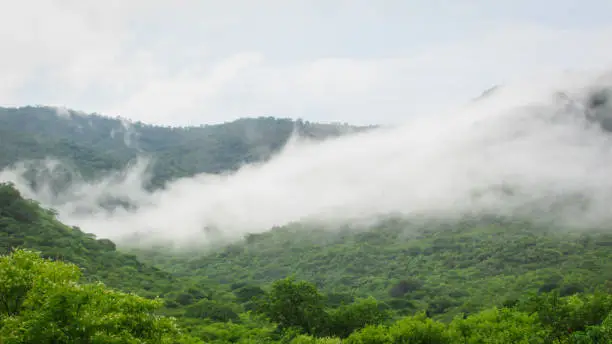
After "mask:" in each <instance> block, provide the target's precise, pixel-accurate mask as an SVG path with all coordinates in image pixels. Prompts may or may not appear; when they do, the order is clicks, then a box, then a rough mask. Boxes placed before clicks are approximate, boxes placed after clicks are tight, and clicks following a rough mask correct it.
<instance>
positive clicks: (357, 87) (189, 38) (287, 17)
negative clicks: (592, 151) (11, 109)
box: [0, 0, 612, 125]
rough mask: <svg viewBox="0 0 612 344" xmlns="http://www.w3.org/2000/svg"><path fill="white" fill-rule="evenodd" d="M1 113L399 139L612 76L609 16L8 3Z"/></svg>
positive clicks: (471, 4)
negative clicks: (510, 91) (505, 89)
mask: <svg viewBox="0 0 612 344" xmlns="http://www.w3.org/2000/svg"><path fill="white" fill-rule="evenodd" d="M0 4H1V5H2V7H1V8H2V9H1V10H0V44H1V45H2V53H1V54H0V62H1V63H0V104H2V105H5V106H17V105H27V104H43V105H56V106H66V107H68V108H73V109H77V110H82V111H85V112H98V113H103V114H106V115H110V116H116V115H120V116H122V117H126V118H130V119H134V120H141V121H145V122H150V123H157V124H169V125H188V124H201V123H216V122H223V121H228V120H233V119H235V118H238V117H244V116H260V115H271V116H280V117H294V118H296V117H301V118H304V119H308V120H313V121H342V122H350V123H356V124H364V123H385V124H387V123H398V122H401V121H402V119H403V118H406V117H407V116H411V115H414V114H415V113H424V112H428V111H432V110H435V109H436V108H446V107H448V106H453V105H455V104H461V103H464V102H466V101H468V100H469V99H471V98H474V97H476V96H478V95H479V94H480V93H481V92H482V91H483V90H484V89H486V88H488V87H491V86H492V85H494V84H499V83H504V82H507V81H509V80H512V79H513V78H516V77H525V76H529V75H530V74H533V73H536V72H540V71H548V70H551V71H563V70H566V69H576V68H605V67H607V64H610V65H612V45H611V44H610V42H612V21H610V18H611V17H612V1H609V0H580V1H579V0H532V1H528V0H414V1H408V0H397V1H395V0H369V1H365V0H350V1H349V0H308V1H307V0H259V1H253V0H224V1H217V0H164V1H162V0H146V1H145V0H105V1H99V0H96V1H92V0H63V1H62V0H20V1H8V0H0Z"/></svg>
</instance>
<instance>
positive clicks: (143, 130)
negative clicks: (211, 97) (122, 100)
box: [0, 107, 369, 187]
mask: <svg viewBox="0 0 612 344" xmlns="http://www.w3.org/2000/svg"><path fill="white" fill-rule="evenodd" d="M368 128H369V127H354V126H349V125H345V124H317V123H309V122H303V121H293V120H290V119H281V118H273V117H260V118H245V119H239V120H236V121H233V122H228V123H223V124H217V125H204V126H198V127H181V128H177V127H161V126H154V125H148V124H144V123H141V122H136V123H128V122H126V121H124V120H122V119H119V118H110V117H104V116H100V115H97V114H88V115H85V114H81V113H77V112H74V111H67V112H66V113H64V114H62V115H61V116H60V115H58V114H57V110H56V109H54V108H50V107H21V108H0V147H2V154H1V155H0V168H5V167H7V166H10V165H12V164H14V163H16V162H19V161H24V160H39V159H45V158H56V159H60V160H62V161H64V162H65V163H67V164H68V165H69V166H73V167H75V168H76V170H77V171H79V172H80V173H81V174H82V175H83V176H85V177H86V178H89V177H92V176H95V175H99V174H102V173H104V172H107V171H109V170H116V169H120V168H122V167H125V166H126V164H128V162H130V161H133V160H134V159H135V158H136V157H137V156H145V157H150V158H153V159H154V161H155V164H154V166H153V171H152V174H153V176H152V187H159V186H161V185H163V184H164V183H165V182H167V181H169V180H172V179H176V178H179V177H183V176H191V175H194V174H197V173H203V172H206V173H220V172H224V171H231V170H235V169H237V168H238V167H240V166H242V165H243V164H245V163H249V162H256V161H262V160H266V159H268V158H269V157H270V156H271V155H272V154H274V153H275V152H278V150H279V149H280V148H282V147H283V146H284V144H285V143H286V142H287V140H288V139H289V137H290V136H291V134H292V133H293V132H294V131H295V132H297V133H298V134H299V135H301V136H304V137H309V138H311V139H316V140H320V139H325V138H329V137H334V136H339V135H345V134H349V133H352V132H355V131H361V130H367V129H368Z"/></svg>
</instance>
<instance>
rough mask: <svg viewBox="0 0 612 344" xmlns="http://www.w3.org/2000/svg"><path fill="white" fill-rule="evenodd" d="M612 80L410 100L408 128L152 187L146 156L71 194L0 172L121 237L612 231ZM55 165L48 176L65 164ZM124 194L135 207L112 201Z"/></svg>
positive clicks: (306, 146)
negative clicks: (523, 221) (484, 219)
mask: <svg viewBox="0 0 612 344" xmlns="http://www.w3.org/2000/svg"><path fill="white" fill-rule="evenodd" d="M610 86H612V79H611V78H610V77H609V74H606V73H599V74H595V73H563V74H559V75H546V76H534V77H533V78H531V79H527V80H523V81H518V82H515V83H513V84H506V85H504V86H503V87H499V88H496V89H495V91H494V92H491V93H490V94H487V95H485V96H483V97H481V98H479V99H478V100H477V101H474V102H470V103H468V104H466V105H465V106H464V107H462V108H458V109H453V110H451V111H446V112H443V113H428V114H415V113H410V109H406V118H405V120H404V123H403V124H402V125H400V126H397V127H393V128H379V129H376V130H371V131H367V132H362V133H357V134H351V135H348V136H343V137H340V138H334V139H329V140H325V141H322V142H313V141H308V140H304V139H301V138H299V137H293V138H292V139H291V140H290V141H289V142H288V143H287V145H286V146H285V147H284V149H283V150H282V151H281V152H280V153H278V154H277V155H275V156H274V157H273V158H272V159H270V160H269V161H268V162H266V163H260V164H252V165H245V166H244V167H242V168H241V169H240V170H238V171H236V172H233V173H228V174H224V175H206V174H202V175H197V176H195V177H191V178H183V179H179V180H176V181H174V182H171V183H170V184H168V185H167V186H166V188H164V189H163V190H158V191H154V192H148V191H147V190H146V189H145V187H144V186H145V184H146V181H147V180H148V178H149V177H150V176H149V174H148V168H147V167H148V166H149V164H152V163H155V161H154V160H146V159H141V160H139V161H136V162H135V163H134V164H133V165H132V166H130V168H128V169H127V170H125V171H121V172H117V173H114V174H111V175H108V176H105V177H103V178H100V179H98V180H96V181H89V182H86V181H84V180H82V179H73V180H71V185H70V188H69V189H68V190H67V191H65V192H63V193H61V194H59V195H55V194H54V192H52V190H51V189H50V188H49V187H41V188H38V189H36V191H35V190H34V189H32V188H30V187H29V186H28V185H27V183H26V182H25V178H24V173H25V171H26V170H27V164H20V165H17V166H15V167H14V168H12V169H7V170H4V171H2V172H0V180H10V181H12V182H14V183H15V184H16V185H17V187H18V188H19V189H20V191H21V192H22V193H23V194H24V196H25V197H29V198H34V199H36V200H38V201H40V202H41V203H42V204H43V205H45V206H49V207H52V208H54V209H56V210H57V211H58V212H59V218H60V219H61V220H62V221H64V222H66V223H68V224H70V225H76V226H79V227H81V228H82V229H83V230H84V231H86V232H91V233H94V234H96V235H97V236H99V237H106V238H110V239H113V240H116V241H118V242H119V243H121V242H122V241H125V240H127V238H129V237H133V235H134V234H137V233H140V235H141V236H145V237H146V238H147V239H155V240H162V241H166V242H174V243H177V244H181V243H188V242H194V240H199V242H201V243H206V242H207V240H212V239H211V238H212V237H213V236H215V237H219V236H220V237H222V238H224V239H227V240H238V239H240V238H242V237H243V236H244V235H245V234H246V233H259V232H264V231H267V230H270V228H272V227H273V226H281V225H285V224H288V223H291V222H298V221H303V222H310V223H313V224H315V225H320V226H326V227H329V228H334V226H339V225H342V224H360V223H361V224H363V223H369V222H371V221H375V220H376V219H377V218H378V217H380V216H385V215H388V214H394V215H398V216H404V217H416V216H418V217H426V218H447V219H453V218H460V217H462V216H465V215H478V214H496V215H501V216H521V217H529V218H532V219H534V220H537V221H546V222H550V223H553V224H554V225H558V226H560V227H566V228H593V227H605V226H606V224H608V223H609V222H610V221H611V220H612V212H611V211H609V210H610V207H609V204H612V203H611V201H612V133H611V132H610V131H609V130H610V128H609V127H607V126H606V123H608V122H607V121H609V120H610V119H611V118H612V105H610V104H608V101H607V98H605V95H603V93H597V92H599V91H600V90H602V89H605V88H606V87H610ZM598 97H599V98H598ZM594 99H595V100H594ZM375 116H376V114H372V117H373V118H375ZM126 144H127V143H126ZM43 164H44V165H45V169H44V170H45V171H47V172H46V173H47V175H43V174H42V173H41V174H40V176H39V178H38V179H39V180H38V181H37V182H38V184H39V185H43V186H44V185H45V183H47V181H48V179H49V178H52V177H53V175H54V174H58V173H63V172H62V171H64V172H65V170H62V169H63V168H64V169H65V167H62V166H61V165H59V164H57V163H55V162H53V161H51V160H49V161H46V162H44V163H43ZM113 197H114V198H119V199H125V200H129V202H130V203H132V204H133V205H135V207H133V208H128V209H123V208H119V209H117V208H115V209H108V208H105V207H101V206H100V202H101V200H104V199H107V198H113Z"/></svg>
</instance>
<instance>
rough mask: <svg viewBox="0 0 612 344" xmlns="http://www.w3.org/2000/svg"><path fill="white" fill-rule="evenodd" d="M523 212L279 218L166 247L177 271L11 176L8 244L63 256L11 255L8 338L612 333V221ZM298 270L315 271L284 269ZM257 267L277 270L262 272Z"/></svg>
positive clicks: (516, 339)
mask: <svg viewBox="0 0 612 344" xmlns="http://www.w3.org/2000/svg"><path fill="white" fill-rule="evenodd" d="M526 226H527V224H525V223H504V222H499V221H498V223H497V224H492V223H489V224H488V226H484V224H483V223H478V222H466V223H463V224H462V225H457V224H455V225H454V226H452V227H450V228H442V226H440V225H438V226H437V227H434V226H428V228H429V230H426V231H423V230H421V231H419V230H416V228H415V227H412V226H410V224H408V223H406V222H402V221H396V220H388V221H386V222H385V223H383V224H381V225H380V226H379V227H377V228H373V229H372V230H371V231H366V232H356V231H355V230H354V229H352V230H350V229H348V228H347V229H346V231H344V232H342V231H341V232H337V233H332V234H330V233H328V232H323V231H316V230H314V232H311V233H310V235H307V234H306V233H307V232H306V231H304V229H305V228H298V227H286V228H277V229H275V230H274V231H272V232H270V233H266V234H262V235H251V236H249V237H248V238H247V239H246V243H243V244H236V245H233V246H232V247H229V248H227V249H225V250H223V251H222V252H218V253H216V254H213V255H205V256H203V257H199V258H196V259H188V258H187V257H185V255H184V254H185V253H188V254H191V255H193V254H194V253H193V252H184V254H183V255H176V256H174V258H173V259H172V261H171V262H170V260H165V259H161V261H162V263H160V262H159V260H158V264H160V265H165V267H166V268H168V269H171V271H173V273H174V274H175V277H169V275H168V274H167V273H164V272H161V271H159V270H156V269H152V268H149V267H147V265H146V264H140V263H138V261H137V260H136V259H134V257H133V256H130V255H126V254H124V253H120V252H119V251H116V250H115V246H114V244H113V243H112V242H110V241H108V240H96V239H95V238H93V237H92V236H91V235H88V234H85V233H83V232H81V231H79V230H78V229H76V228H70V227H68V226H65V225H63V224H61V223H59V222H58V221H57V220H55V218H54V214H53V212H52V211H50V210H45V209H42V208H40V206H38V205H37V204H36V203H35V202H33V201H30V200H26V199H23V198H22V197H20V195H19V193H18V191H17V190H15V189H14V188H13V187H12V186H11V185H9V184H3V185H0V229H1V230H2V232H1V233H2V241H0V242H2V243H3V248H2V249H3V250H4V251H8V250H9V249H12V248H14V247H15V246H20V247H30V248H36V249H37V250H39V251H42V254H43V257H44V256H46V257H50V258H53V260H54V261H55V262H53V261H48V260H41V259H40V258H38V257H37V255H36V254H33V253H30V252H28V251H23V250H20V249H18V250H16V251H14V252H13V253H12V254H11V255H2V254H0V282H1V283H0V338H2V340H4V341H6V343H23V342H36V343H74V342H101V343H102V342H104V343H108V342H116V343H124V342H136V341H135V340H137V339H136V338H138V340H140V341H139V342H142V343H192V344H195V343H202V342H206V343H252V342H261V343H291V344H300V343H317V344H319V343H321V344H323V343H341V342H346V343H350V344H357V343H389V344H391V343H398V342H402V343H403V342H407V343H440V344H445V343H448V344H451V343H474V344H476V343H601V342H608V341H609V340H611V339H612V327H611V325H612V314H611V313H610V312H611V311H612V295H610V294H609V293H608V291H606V290H605V288H602V286H605V283H603V282H605V281H607V280H608V279H609V278H610V274H609V271H611V270H610V269H609V263H608V262H609V259H605V258H606V257H609V256H610V252H609V247H610V245H609V236H607V235H603V236H602V235H598V234H595V233H593V236H590V235H580V236H577V237H567V236H566V235H562V233H558V232H557V233H555V232H552V231H550V230H549V231H546V230H542V229H537V228H528V227H526ZM406 229H411V230H410V231H409V232H406ZM508 243H510V244H508ZM317 247H321V249H317ZM152 254H153V256H154V258H155V257H157V258H160V257H163V256H164V252H163V251H158V252H156V253H152ZM166 254H168V252H166ZM166 257H170V258H171V256H169V255H166ZM149 259H151V257H150V258H149ZM58 260H60V261H62V260H65V261H68V262H75V263H77V265H79V266H80V267H81V269H82V271H83V272H84V274H85V276H87V277H88V278H86V279H85V284H83V282H80V284H77V282H78V279H79V275H80V272H79V270H78V269H76V268H75V267H73V266H71V265H70V264H64V263H62V262H60V261H58ZM94 271H95V273H94ZM206 274H210V277H211V278H212V279H216V280H218V281H219V282H220V283H216V282H214V281H212V280H210V279H208V278H207V277H205V275H206ZM245 274H246V275H248V276H247V277H245ZM293 274H296V275H300V277H299V278H306V279H308V280H311V281H313V282H314V283H309V282H307V281H299V280H295V279H292V278H283V279H280V278H282V277H283V276H285V275H293ZM400 278H401V279H400ZM98 279H100V280H102V281H104V282H106V283H107V284H108V285H114V286H115V287H116V288H121V289H123V290H140V291H141V293H145V294H146V293H147V292H146V290H155V289H158V288H159V286H162V287H163V288H162V289H167V292H166V293H165V294H164V295H163V296H164V299H163V300H147V299H143V298H139V297H137V296H135V295H132V294H125V293H121V292H119V291H116V290H112V289H107V288H106V287H105V286H103V285H98V284H87V282H88V281H92V280H98ZM256 280H262V281H264V280H265V281H267V282H268V283H266V285H262V287H259V286H257V285H255V284H253V282H254V281H256ZM515 280H516V281H515ZM513 281H514V282H513ZM149 283H150V285H149ZM325 291H327V293H325ZM381 291H384V292H387V293H388V294H389V296H390V297H388V296H387V297H386V296H384V295H382V294H381ZM532 291H533V293H531V292H532ZM550 291H552V292H550ZM602 291H603V292H602ZM371 295H380V296H381V297H382V298H383V299H385V301H386V302H380V301H377V300H376V299H374V298H372V297H371ZM356 296H368V297H367V298H359V297H356ZM508 296H512V297H511V298H508ZM458 305H461V306H462V307H461V309H460V311H461V312H460V313H457V312H456V311H455V309H454V308H455V307H456V306H458ZM495 305H497V306H496V307H495ZM423 306H425V308H423ZM422 310H424V312H421V311H422ZM160 313H161V314H163V315H172V316H174V317H176V319H177V320H176V322H175V321H174V319H172V318H167V317H164V316H162V317H160V316H159V314H160ZM432 317H433V318H434V319H436V318H437V319H440V320H442V321H440V320H434V319H432ZM177 326H180V328H179V327H177ZM28 340H29V341H28Z"/></svg>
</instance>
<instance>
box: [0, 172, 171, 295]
mask: <svg viewBox="0 0 612 344" xmlns="http://www.w3.org/2000/svg"><path fill="white" fill-rule="evenodd" d="M15 248H29V249H35V250H37V251H40V252H41V254H42V256H43V257H46V258H51V259H55V260H63V261H68V262H71V263H74V264H76V265H78V266H79V267H80V268H81V269H82V270H83V272H84V277H85V280H86V281H103V282H104V283H106V284H108V285H109V286H112V287H114V288H118V289H121V290H125V291H135V292H139V293H141V294H142V295H153V296H155V295H161V294H163V293H164V292H166V291H168V290H169V289H170V288H171V286H172V283H174V282H176V281H175V279H174V278H173V277H172V276H171V275H170V274H168V273H166V272H163V271H161V270H159V269H156V268H153V267H151V266H149V265H146V264H143V263H141V262H140V261H138V260H137V259H136V257H135V256H133V255H129V254H126V253H122V252H120V251H117V248H116V245H115V243H113V242H112V241H110V240H108V239H103V238H101V239H97V238H96V237H95V236H94V235H93V234H89V233H84V232H83V231H81V230H80V229H79V228H77V227H70V226H67V225H65V224H63V223H61V222H59V221H58V220H57V219H56V218H55V214H54V213H53V211H52V210H49V209H44V208H42V207H41V206H40V205H38V204H37V203H36V202H34V201H32V200H26V199H24V198H23V197H21V195H20V193H19V191H18V190H16V189H15V188H14V187H13V186H12V185H10V184H6V183H2V184H0V254H6V253H8V252H10V251H12V250H13V249H15Z"/></svg>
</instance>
